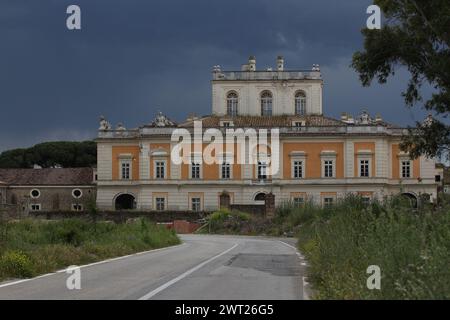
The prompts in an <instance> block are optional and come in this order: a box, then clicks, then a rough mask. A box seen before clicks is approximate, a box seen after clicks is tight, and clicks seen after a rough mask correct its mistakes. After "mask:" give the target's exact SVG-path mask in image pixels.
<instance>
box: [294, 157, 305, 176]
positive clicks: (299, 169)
mask: <svg viewBox="0 0 450 320" xmlns="http://www.w3.org/2000/svg"><path fill="white" fill-rule="evenodd" d="M293 167H294V168H293V169H294V179H300V178H303V161H294V166H293Z"/></svg>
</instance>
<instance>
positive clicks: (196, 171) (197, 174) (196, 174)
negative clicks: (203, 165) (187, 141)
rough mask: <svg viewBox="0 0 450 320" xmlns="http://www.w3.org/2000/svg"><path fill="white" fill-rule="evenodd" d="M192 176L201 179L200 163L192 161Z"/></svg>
mask: <svg viewBox="0 0 450 320" xmlns="http://www.w3.org/2000/svg"><path fill="white" fill-rule="evenodd" d="M191 178H192V179H200V164H199V163H195V162H192V166H191Z"/></svg>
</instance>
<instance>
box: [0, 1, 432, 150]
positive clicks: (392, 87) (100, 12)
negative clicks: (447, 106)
mask: <svg viewBox="0 0 450 320" xmlns="http://www.w3.org/2000/svg"><path fill="white" fill-rule="evenodd" d="M371 3H372V1H369V0H345V1H337V0H314V1H313V0H309V1H306V0H252V1H247V0H226V1H225V0H222V1H217V0H189V1H187V0H161V1H156V0H151V1H148V0H71V1H65V0H39V1H35V0H2V1H1V2H0V108H1V109H0V110H1V115H0V150H4V149H8V148H15V147H25V146H30V145H33V144H35V143H37V142H42V141H52V140H66V139H67V140H80V139H91V138H94V137H95V134H96V130H97V128H98V117H99V116H100V115H105V116H106V118H107V119H108V120H109V121H110V122H111V123H112V124H113V125H116V123H117V122H123V123H124V125H125V126H126V127H137V126H139V125H141V124H144V123H148V122H151V121H152V120H153V118H154V115H155V113H156V112H157V111H158V110H161V111H163V112H164V113H165V114H167V115H168V116H169V117H170V118H172V119H174V120H183V119H185V118H186V116H187V115H188V114H189V113H192V112H194V113H197V114H199V115H205V114H209V113H210V110H211V88H210V79H211V70H212V66H213V65H217V64H219V65H221V66H222V68H223V69H233V70H236V69H239V68H240V66H241V64H243V63H245V62H246V61H247V59H248V56H249V55H255V56H256V59H257V68H260V69H263V68H264V69H265V68H267V67H270V66H275V58H276V56H277V55H283V56H284V57H285V66H286V68H288V69H289V68H291V69H309V68H311V65H312V64H313V63H317V64H320V66H321V71H322V74H323V78H324V82H325V86H324V100H323V101H324V113H325V115H328V116H334V117H339V115H340V114H341V112H344V111H346V112H350V113H352V114H354V115H356V114H358V113H359V112H360V111H361V109H362V108H367V109H368V110H369V112H370V113H371V114H375V113H381V115H382V116H383V118H384V119H385V120H387V121H390V122H393V123H397V124H400V125H408V124H414V121H415V120H421V119H422V117H423V116H424V115H425V112H423V111H421V110H418V109H416V110H410V109H407V108H406V107H405V106H404V103H403V99H402V97H401V94H400V93H401V91H402V90H404V89H405V87H406V80H407V79H408V75H407V73H406V72H400V73H398V74H397V76H396V77H395V78H394V79H392V80H391V81H389V82H388V84H387V85H384V86H379V85H374V86H373V87H370V88H363V87H362V86H361V85H360V83H359V80H358V76H357V74H356V73H355V72H354V71H353V70H352V69H350V68H349V65H350V63H351V57H352V54H353V52H355V51H357V50H359V49H361V48H362V40H363V39H362V36H361V33H360V30H361V28H363V27H364V26H365V23H366V19H367V17H368V15H367V14H366V9H367V7H368V5H370V4H371ZM70 4H77V5H79V6H80V7H81V10H82V30H80V31H69V30H68V29H67V28H66V18H67V14H66V8H67V6H68V5H70Z"/></svg>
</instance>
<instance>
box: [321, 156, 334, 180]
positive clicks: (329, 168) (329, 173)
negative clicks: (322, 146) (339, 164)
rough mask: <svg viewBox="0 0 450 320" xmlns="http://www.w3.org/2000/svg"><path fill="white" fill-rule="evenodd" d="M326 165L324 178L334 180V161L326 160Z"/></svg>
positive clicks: (324, 163)
mask: <svg viewBox="0 0 450 320" xmlns="http://www.w3.org/2000/svg"><path fill="white" fill-rule="evenodd" d="M323 165H324V177H325V178H333V160H325V161H324V162H323Z"/></svg>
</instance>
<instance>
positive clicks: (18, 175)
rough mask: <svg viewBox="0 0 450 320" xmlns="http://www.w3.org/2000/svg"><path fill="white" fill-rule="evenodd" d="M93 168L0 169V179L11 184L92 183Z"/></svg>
mask: <svg viewBox="0 0 450 320" xmlns="http://www.w3.org/2000/svg"><path fill="white" fill-rule="evenodd" d="M92 180H93V170H92V168H47V169H0V181H3V182H4V183H6V184H9V185H90V184H92Z"/></svg>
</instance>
